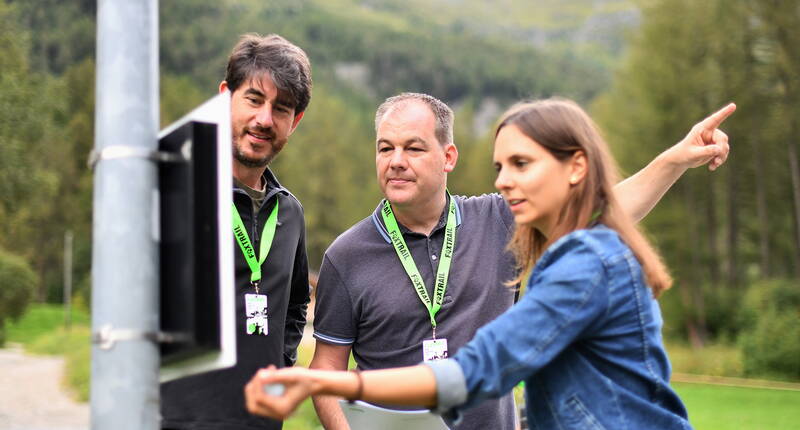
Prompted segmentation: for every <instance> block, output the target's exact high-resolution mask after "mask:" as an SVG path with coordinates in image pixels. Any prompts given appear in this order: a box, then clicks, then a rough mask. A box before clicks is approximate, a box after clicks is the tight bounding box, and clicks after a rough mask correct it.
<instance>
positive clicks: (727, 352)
mask: <svg viewBox="0 0 800 430" xmlns="http://www.w3.org/2000/svg"><path fill="white" fill-rule="evenodd" d="M72 321H73V326H72V328H71V329H70V330H69V331H66V330H65V329H64V327H63V322H64V314H63V312H62V308H61V306H59V305H32V306H31V307H30V308H29V309H28V311H27V312H26V314H25V315H24V316H23V317H22V318H20V319H19V320H18V321H16V322H11V323H9V324H8V326H7V335H8V339H7V340H8V341H9V342H14V343H21V344H23V345H24V347H25V349H26V350H27V351H28V352H30V353H34V354H49V355H63V356H64V357H65V358H66V366H67V369H66V373H65V374H66V376H65V378H66V381H65V385H66V386H68V387H69V389H70V390H72V391H73V392H75V393H77V397H78V398H79V399H81V400H84V401H86V399H88V394H89V369H90V366H89V360H90V350H91V349H90V344H89V333H90V328H89V316H88V315H87V314H86V312H82V311H80V310H76V311H75V312H74V313H73V318H72ZM668 349H669V352H670V357H671V358H672V361H673V365H674V370H675V371H676V372H682V373H703V374H716V375H720V376H740V375H739V374H738V373H739V372H740V371H741V364H740V363H741V357H740V356H739V355H738V352H737V351H736V350H735V348H733V347H725V346H717V347H711V348H707V349H704V350H701V351H694V350H691V349H690V348H688V347H681V346H676V345H670V346H669V348H668ZM312 354H313V350H312V348H311V347H301V348H300V351H299V360H298V362H299V364H300V365H304V366H307V365H308V363H309V362H310V361H311V355H312ZM352 365H353V363H352V362H351V366H352ZM673 387H674V388H675V390H676V391H677V392H678V394H679V395H680V396H681V398H682V399H683V401H684V403H686V407H687V409H688V410H689V418H690V420H691V422H692V425H694V427H695V428H696V429H698V430H704V429H713V430H717V429H720V430H725V429H737V430H760V429H800V391H786V390H772V389H763V388H738V387H727V386H719V385H707V384H692V383H674V384H673ZM284 429H286V430H317V429H321V426H320V425H319V420H318V419H317V416H316V413H315V412H314V406H313V405H312V403H311V401H310V400H309V401H306V402H305V403H303V405H301V407H300V408H299V409H298V411H297V413H296V414H295V415H294V416H293V417H292V418H291V419H289V420H288V421H287V422H286V423H285V424H284Z"/></svg>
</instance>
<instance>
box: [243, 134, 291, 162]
mask: <svg viewBox="0 0 800 430" xmlns="http://www.w3.org/2000/svg"><path fill="white" fill-rule="evenodd" d="M247 131H248V129H245V130H244V131H243V132H242V134H241V135H240V136H238V137H237V136H233V141H234V142H235V143H234V145H233V158H235V159H236V161H238V162H239V163H241V164H242V165H243V166H245V167H250V168H257V167H266V166H267V165H269V163H270V162H271V161H272V159H273V158H275V156H276V155H277V154H278V151H280V150H281V148H282V147H283V145H276V143H277V142H276V140H275V137H276V136H275V132H274V131H272V130H271V129H258V130H253V131H254V132H256V133H257V134H260V135H266V136H268V137H269V138H270V142H269V143H268V145H270V147H271V148H272V151H271V152H270V153H269V154H267V155H265V156H264V157H261V158H252V157H248V156H247V155H245V153H244V151H242V148H241V145H240V143H239V142H240V139H241V138H243V137H244V136H245V135H246V134H247ZM245 144H246V143H245Z"/></svg>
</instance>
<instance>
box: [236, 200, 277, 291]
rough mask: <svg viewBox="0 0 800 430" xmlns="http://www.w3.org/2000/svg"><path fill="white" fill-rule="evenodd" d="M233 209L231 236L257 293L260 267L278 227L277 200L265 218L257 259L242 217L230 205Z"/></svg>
mask: <svg viewBox="0 0 800 430" xmlns="http://www.w3.org/2000/svg"><path fill="white" fill-rule="evenodd" d="M231 207H232V208H233V236H234V237H236V242H238V243H239V248H241V249H242V254H244V259H245V260H247V265H248V266H250V272H251V275H250V283H252V284H253V286H254V287H256V292H258V282H259V281H260V280H261V265H262V264H263V263H264V261H265V260H266V259H267V254H269V249H270V248H271V247H272V239H274V238H275V227H276V226H277V225H278V200H275V207H274V208H273V209H272V213H270V214H269V218H267V223H266V224H265V225H264V231H263V232H262V233H261V246H260V249H259V250H258V255H259V258H258V259H256V254H255V250H254V249H253V245H252V243H250V237H249V236H248V235H247V229H246V228H245V227H244V222H242V217H241V216H240V215H239V211H238V210H237V209H236V205H231Z"/></svg>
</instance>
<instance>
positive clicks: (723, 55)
mask: <svg viewBox="0 0 800 430" xmlns="http://www.w3.org/2000/svg"><path fill="white" fill-rule="evenodd" d="M96 7H97V6H96V2H95V1H94V0H73V1H70V2H62V1H57V0H25V1H22V0H0V81H1V82H2V86H1V87H0V88H2V89H1V90H0V226H2V227H3V234H2V235H0V321H3V320H4V319H5V318H10V317H15V316H18V315H19V314H20V313H21V310H22V309H24V306H25V304H26V303H28V302H31V301H32V302H37V303H47V302H50V303H58V302H61V301H62V300H63V297H62V272H63V268H62V259H63V257H62V255H63V238H64V234H65V232H66V231H67V230H71V231H72V232H73V233H74V236H75V249H74V253H75V255H74V262H75V263H74V273H75V275H74V278H75V279H76V284H77V285H76V288H75V295H76V299H77V302H78V303H83V304H84V305H85V304H87V303H88V298H89V297H90V295H89V293H88V291H89V288H90V287H91V286H90V265H91V202H92V173H91V171H90V170H88V169H87V168H86V159H87V155H88V153H89V151H90V150H91V148H92V147H93V139H94V125H93V121H94V110H93V109H94V70H95V65H94V45H95V37H96V36H95V17H96ZM159 7H160V18H159V19H160V24H159V25H160V35H159V37H160V67H161V89H160V91H161V123H162V125H167V124H169V123H171V122H172V121H174V120H176V119H178V118H179V117H181V116H182V115H183V114H184V113H186V112H188V111H189V110H190V109H191V108H193V107H194V106H196V105H198V104H199V103H200V102H202V101H203V100H205V99H207V98H209V97H211V96H213V95H214V94H215V93H216V91H217V86H218V84H219V81H220V80H221V79H222V78H223V74H224V67H225V62H226V58H227V55H228V53H229V51H230V49H231V47H232V46H233V44H234V43H235V42H236V40H237V37H238V35H240V34H242V33H245V32H258V33H262V34H266V33H279V34H281V35H283V36H284V37H286V38H288V39H289V40H291V41H293V42H294V43H296V44H298V45H299V46H301V47H302V48H304V49H305V50H306V51H307V52H308V54H309V56H310V58H311V60H312V64H313V68H314V81H315V86H314V95H313V100H312V103H311V105H310V108H309V109H308V112H307V115H306V117H305V118H304V120H303V122H302V125H301V126H300V127H299V128H298V131H297V132H296V133H295V134H294V135H293V136H292V138H291V140H290V144H289V146H288V147H287V149H286V151H284V152H283V153H282V154H281V156H280V157H279V158H278V159H277V160H276V162H275V163H274V165H273V169H274V170H275V171H276V172H277V174H278V176H279V178H280V179H281V181H282V182H283V183H284V184H285V185H287V186H288V187H289V188H290V189H291V190H292V191H293V192H294V193H295V194H296V195H297V196H298V197H299V198H300V200H301V201H302V202H303V205H304V207H305V211H306V221H307V224H308V251H309V258H310V260H311V261H310V263H311V267H318V265H319V262H320V260H321V257H322V253H323V252H324V250H325V248H326V247H327V246H328V244H330V242H331V241H332V240H333V239H334V238H335V237H336V236H337V235H338V234H340V233H341V232H342V231H344V230H345V229H347V228H348V227H349V226H351V225H352V224H353V223H355V222H357V221H358V220H360V219H361V218H363V217H365V216H367V215H368V214H369V213H370V212H371V211H372V210H373V209H374V207H375V206H376V205H377V203H378V200H379V198H380V194H379V191H378V188H377V186H376V184H375V172H374V167H373V166H374V164H373V156H374V143H373V142H374V123H373V115H374V109H375V107H376V106H377V105H378V104H379V103H380V101H382V100H383V99H384V98H385V97H387V96H391V95H394V94H395V93H397V92H400V91H421V92H426V93H430V94H432V95H434V96H436V97H439V98H441V99H442V100H444V101H446V102H447V103H449V104H450V105H451V106H453V108H454V109H455V111H456V127H455V136H456V142H457V144H458V146H459V151H460V159H459V166H458V168H457V169H456V171H455V172H454V173H453V174H451V175H450V184H449V185H450V189H451V191H452V192H454V193H460V194H479V193H485V192H492V191H493V187H492V181H493V171H492V168H491V162H490V156H491V155H490V154H491V129H492V125H493V123H494V121H495V120H496V119H497V117H498V116H499V115H500V113H502V111H503V110H504V109H505V108H506V107H507V106H508V105H509V104H511V103H512V102H514V101H517V100H519V99H521V98H538V97H548V96H552V95H559V96H563V97H569V98H573V99H575V100H577V101H578V102H579V103H581V104H582V105H583V106H585V107H586V108H587V109H589V110H590V112H591V113H592V114H593V116H594V117H595V119H596V120H597V121H598V122H599V123H600V125H601V127H602V128H603V129H604V130H605V132H606V134H607V138H608V140H609V142H610V144H611V146H612V149H613V151H614V154H615V156H616V157H617V159H618V161H619V162H620V165H621V167H622V169H623V171H624V172H625V173H626V174H630V173H633V172H635V171H636V170H638V169H640V168H641V167H643V166H644V165H645V164H646V163H647V162H649V160H651V159H653V158H654V157H655V156H656V155H658V154H659V153H660V152H661V151H662V150H664V149H666V148H667V147H668V146H669V145H671V144H672V143H674V142H676V141H678V140H679V139H680V138H682V137H683V135H685V133H686V132H687V131H688V129H689V128H690V127H691V125H693V124H694V123H695V122H697V121H698V120H700V119H702V118H703V117H704V116H705V115H706V114H707V113H709V112H711V111H712V110H714V109H716V108H718V107H720V106H721V105H723V104H724V103H726V102H728V101H736V102H737V103H738V105H739V110H738V111H737V113H736V114H735V115H734V116H733V117H732V118H731V119H730V120H729V121H728V122H727V123H726V124H725V127H724V128H725V130H726V131H727V132H728V134H729V135H730V136H731V143H732V153H731V156H730V158H729V160H728V163H727V164H726V165H725V166H724V167H723V168H722V169H720V170H719V171H717V172H714V173H709V172H708V171H707V170H705V169H703V168H701V169H695V170H693V171H690V172H688V173H687V174H686V175H685V177H684V178H682V179H681V180H680V181H679V182H678V183H677V184H675V186H674V187H673V189H672V190H671V191H670V192H669V193H668V194H667V196H666V197H665V198H664V200H663V201H662V202H661V203H660V204H659V206H658V207H657V208H656V209H655V210H654V211H653V212H652V213H651V214H650V215H649V216H648V217H647V219H646V220H645V221H644V223H643V224H644V227H645V228H646V229H647V230H648V231H649V232H650V236H651V238H652V239H653V240H654V241H655V242H656V243H657V244H658V246H659V248H660V249H661V250H662V252H663V254H664V256H665V258H666V260H667V262H668V265H669V267H670V268H671V269H672V271H673V273H674V276H675V278H676V285H675V288H674V290H673V291H671V292H669V293H668V294H665V295H664V298H663V299H662V300H661V303H662V307H663V308H664V313H665V320H666V326H665V336H667V337H668V338H669V339H671V340H672V341H673V342H676V343H678V344H685V345H686V346H687V347H691V348H700V347H703V346H707V345H709V344H715V345H716V344H724V345H727V347H729V349H733V350H735V351H736V354H741V362H742V364H741V366H738V365H737V366H733V367H735V368H736V369H739V370H737V371H736V372H740V373H741V374H743V375H752V376H769V377H779V378H788V379H794V380H800V370H798V363H800V362H798V360H797V357H798V354H800V300H798V297H797V294H798V293H797V291H799V290H800V288H798V287H800V285H798V279H800V166H798V164H799V163H800V160H798V148H797V147H798V135H800V104H798V100H800V2H798V1H797V0H707V1H699V0H630V1H625V0H572V1H570V2H562V1H557V0H540V1H537V2H521V1H517V2H513V1H510V0H502V1H496V2H484V1H480V0H439V1H424V0H406V1H403V2H399V1H395V0H297V1H293V2H263V1H260V0H191V1H189V0H165V1H161V2H160V6H159Z"/></svg>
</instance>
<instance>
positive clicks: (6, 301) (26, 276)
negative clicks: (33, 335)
mask: <svg viewBox="0 0 800 430" xmlns="http://www.w3.org/2000/svg"><path fill="white" fill-rule="evenodd" d="M38 281H39V280H38V277H37V276H36V273H34V272H33V270H31V268H30V266H28V263H27V262H26V261H25V260H24V259H22V257H19V256H17V255H14V254H11V253H9V252H6V251H4V250H2V249H0V345H2V344H3V343H4V340H5V322H6V319H9V318H10V319H17V318H19V317H20V316H21V315H22V313H23V312H24V311H25V308H26V307H27V306H28V303H30V300H31V298H32V297H33V291H34V289H35V288H36V285H37V283H38Z"/></svg>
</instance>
